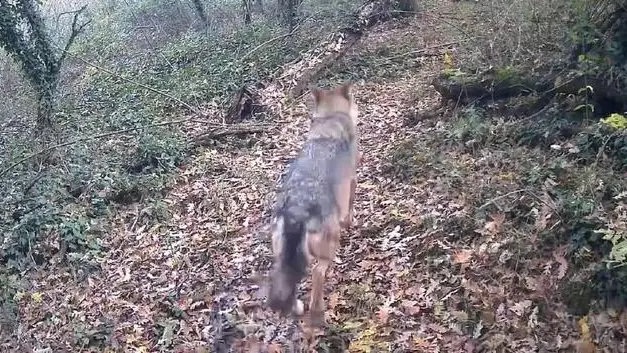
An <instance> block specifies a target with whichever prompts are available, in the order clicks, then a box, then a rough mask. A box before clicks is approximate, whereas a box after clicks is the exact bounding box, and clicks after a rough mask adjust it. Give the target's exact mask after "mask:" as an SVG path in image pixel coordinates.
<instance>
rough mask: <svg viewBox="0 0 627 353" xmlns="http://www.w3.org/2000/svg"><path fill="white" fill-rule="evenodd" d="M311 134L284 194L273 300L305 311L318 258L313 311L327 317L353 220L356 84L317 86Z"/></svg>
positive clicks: (276, 232) (317, 318)
mask: <svg viewBox="0 0 627 353" xmlns="http://www.w3.org/2000/svg"><path fill="white" fill-rule="evenodd" d="M312 94H313V98H314V109H313V116H312V118H311V126H310V130H309V134H308V136H307V140H306V141H305V143H304V145H303V147H302V149H301V151H300V154H299V155H298V157H297V158H296V160H294V161H293V162H292V164H291V165H290V167H289V170H288V173H287V175H286V177H285V179H284V182H283V186H282V188H281V190H280V191H279V194H278V201H277V204H276V207H275V210H274V217H273V224H272V251H273V256H274V264H273V268H272V271H271V274H270V288H269V291H268V304H269V306H270V308H272V309H273V310H276V311H280V312H281V313H282V314H289V313H295V314H297V315H301V314H302V313H303V311H304V305H303V303H302V301H300V300H298V299H297V287H298V284H299V283H300V282H301V280H302V279H303V278H304V277H305V275H306V273H307V267H308V265H309V263H311V262H312V261H313V260H317V264H316V265H315V266H314V268H313V271H312V288H311V299H310V302H309V311H310V317H311V321H312V323H313V324H314V325H319V324H322V323H323V322H324V311H325V303H324V299H323V296H324V282H325V278H326V271H327V269H328V268H329V266H330V265H331V263H332V261H333V259H334V258H335V253H336V250H337V249H338V247H339V245H340V230H341V228H347V227H349V226H350V225H351V224H352V221H353V209H354V205H353V204H354V199H355V185H356V181H355V172H356V168H357V165H358V163H359V161H360V159H361V153H360V152H359V151H358V144H357V114H358V109H357V104H356V103H355V102H354V100H353V96H352V93H351V85H350V84H344V85H342V86H340V87H337V88H335V89H330V90H325V89H319V88H314V89H313V90H312Z"/></svg>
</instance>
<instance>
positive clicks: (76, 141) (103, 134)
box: [0, 118, 192, 177]
mask: <svg viewBox="0 0 627 353" xmlns="http://www.w3.org/2000/svg"><path fill="white" fill-rule="evenodd" d="M189 120H192V119H190V118H188V119H180V120H173V121H165V122H161V123H156V124H149V125H142V126H139V127H134V128H130V129H124V130H116V131H110V132H105V133H102V134H97V135H91V136H86V137H81V138H79V139H76V140H72V141H68V142H63V143H60V144H57V145H54V146H50V147H47V148H44V149H42V150H40V151H37V152H33V153H31V154H29V155H27V156H26V157H24V158H22V159H20V160H18V161H16V162H15V163H13V164H11V165H10V166H9V167H8V168H6V169H4V170H2V171H1V172H0V177H2V176H4V175H5V174H7V173H8V172H10V171H11V170H13V168H15V167H17V166H18V165H20V164H22V163H24V162H26V161H27V160H29V159H31V158H33V157H36V156H39V155H41V154H44V153H46V152H50V151H53V150H55V149H57V148H61V147H66V146H70V145H73V144H76V143H79V142H84V141H89V140H97V139H101V138H103V137H109V136H113V135H119V134H123V133H126V132H132V131H137V130H141V129H145V128H148V127H155V126H164V125H173V124H179V123H183V122H187V121H189Z"/></svg>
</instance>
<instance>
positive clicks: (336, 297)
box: [329, 292, 340, 309]
mask: <svg viewBox="0 0 627 353" xmlns="http://www.w3.org/2000/svg"><path fill="white" fill-rule="evenodd" d="M339 301H340V294H339V293H338V292H333V293H331V295H330V296H329V309H335V307H336V306H337V304H338V302H339Z"/></svg>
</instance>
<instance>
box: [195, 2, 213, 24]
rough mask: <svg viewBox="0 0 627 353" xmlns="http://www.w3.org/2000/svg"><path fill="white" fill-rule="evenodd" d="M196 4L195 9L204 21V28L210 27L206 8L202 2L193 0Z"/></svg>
mask: <svg viewBox="0 0 627 353" xmlns="http://www.w3.org/2000/svg"><path fill="white" fill-rule="evenodd" d="M192 2H193V3H194V8H195V9H196V14H197V15H198V17H199V18H200V20H201V21H202V24H203V26H205V28H207V27H209V19H208V18H207V13H206V12H205V7H204V6H203V4H202V1H201V0H192Z"/></svg>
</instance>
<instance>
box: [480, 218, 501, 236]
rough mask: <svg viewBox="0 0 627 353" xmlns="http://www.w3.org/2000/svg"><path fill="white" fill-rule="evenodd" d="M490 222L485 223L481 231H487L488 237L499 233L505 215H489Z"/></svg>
mask: <svg viewBox="0 0 627 353" xmlns="http://www.w3.org/2000/svg"><path fill="white" fill-rule="evenodd" d="M490 218H492V220H491V221H490V222H487V223H486V224H485V226H484V227H483V229H485V230H486V231H487V233H488V234H490V235H496V234H498V233H499V232H500V231H501V228H502V227H503V223H504V222H505V214H503V213H493V214H491V215H490Z"/></svg>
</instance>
